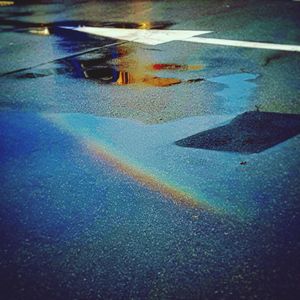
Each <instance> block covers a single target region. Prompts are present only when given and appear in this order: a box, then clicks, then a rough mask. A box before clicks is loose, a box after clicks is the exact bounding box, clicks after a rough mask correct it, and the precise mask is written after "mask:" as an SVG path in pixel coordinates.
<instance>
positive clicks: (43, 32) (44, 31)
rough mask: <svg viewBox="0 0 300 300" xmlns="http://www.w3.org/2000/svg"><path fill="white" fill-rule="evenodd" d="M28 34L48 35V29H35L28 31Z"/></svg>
mask: <svg viewBox="0 0 300 300" xmlns="http://www.w3.org/2000/svg"><path fill="white" fill-rule="evenodd" d="M29 32H30V33H32V34H37V35H50V31H49V29H48V27H37V28H34V29H30V30H29Z"/></svg>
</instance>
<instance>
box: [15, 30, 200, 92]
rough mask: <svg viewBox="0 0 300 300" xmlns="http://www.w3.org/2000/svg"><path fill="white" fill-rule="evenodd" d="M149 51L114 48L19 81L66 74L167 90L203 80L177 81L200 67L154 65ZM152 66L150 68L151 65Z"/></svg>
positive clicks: (62, 62)
mask: <svg viewBox="0 0 300 300" xmlns="http://www.w3.org/2000/svg"><path fill="white" fill-rule="evenodd" d="M35 31H36V32H38V33H36V34H40V35H47V34H48V33H49V31H48V28H47V27H45V28H39V29H35ZM153 59H154V58H152V57H151V55H150V53H149V51H147V50H145V49H143V48H138V47H137V46H136V45H133V44H126V45H124V44H121V45H114V46H111V47H110V48H107V49H105V50H103V49H101V50H99V51H97V52H93V53H88V54H84V55H81V56H75V57H71V58H67V59H62V60H59V61H58V63H59V66H54V67H52V68H43V69H35V70H34V72H25V73H24V72H23V73H21V74H19V75H18V76H17V78H22V79H25V78H39V77H45V76H51V75H59V74H67V75H70V76H72V77H74V78H85V79H89V80H94V81H97V82H99V83H102V84H103V83H106V84H115V85H128V84H139V85H145V86H147V85H148V86H156V87H168V86H172V85H175V84H179V83H182V82H186V83H194V82H200V81H203V78H195V79H189V80H182V79H181V78H176V76H175V75H176V74H177V73H176V72H177V71H180V72H182V71H188V72H193V71H198V70H201V69H202V68H203V67H202V66H201V65H180V64H173V63H168V64H167V63H153V64H151V63H150V62H151V60H153ZM149 63H150V64H149ZM160 71H172V72H174V73H173V74H174V76H172V77H161V76H158V75H159V74H157V73H159V72H160Z"/></svg>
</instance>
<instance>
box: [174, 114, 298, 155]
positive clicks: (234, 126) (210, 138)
mask: <svg viewBox="0 0 300 300" xmlns="http://www.w3.org/2000/svg"><path fill="white" fill-rule="evenodd" d="M299 133H300V115H296V114H281V113H270V112H259V111H255V112H254V111H253V112H245V113H243V114H241V115H238V116H237V117H235V118H234V119H233V120H232V121H231V122H230V123H229V124H227V125H225V126H220V127H217V128H214V129H210V130H206V131H203V132H199V133H197V134H195V135H192V136H189V137H187V138H184V139H182V140H179V141H176V142H175V144H176V145H178V146H181V147H190V148H199V149H208V150H216V151H228V152H239V153H248V154H251V153H258V152H262V151H264V150H266V149H268V148H271V147H273V146H275V145H277V144H280V143H282V142H284V141H285V140H287V139H289V138H292V137H294V136H296V135H297V134H299Z"/></svg>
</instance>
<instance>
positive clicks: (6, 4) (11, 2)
mask: <svg viewBox="0 0 300 300" xmlns="http://www.w3.org/2000/svg"><path fill="white" fill-rule="evenodd" d="M14 4H15V2H14V1H0V6H10V5H14Z"/></svg>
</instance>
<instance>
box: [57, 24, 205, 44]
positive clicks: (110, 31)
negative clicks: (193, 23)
mask: <svg viewBox="0 0 300 300" xmlns="http://www.w3.org/2000/svg"><path fill="white" fill-rule="evenodd" d="M61 28H64V29H71V30H76V31H80V32H85V33H90V34H94V35H99V36H105V37H109V38H115V39H120V40H126V41H131V42H136V43H142V44H147V45H159V44H163V43H167V42H171V41H176V40H185V39H187V38H189V37H192V36H197V35H201V34H205V33H210V32H211V31H200V30H197V31H196V30H195V31H193V30H159V29H151V30H148V29H126V28H103V27H88V26H82V27H61Z"/></svg>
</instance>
